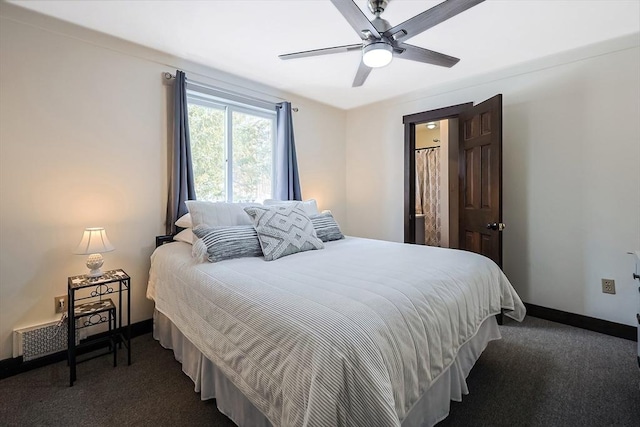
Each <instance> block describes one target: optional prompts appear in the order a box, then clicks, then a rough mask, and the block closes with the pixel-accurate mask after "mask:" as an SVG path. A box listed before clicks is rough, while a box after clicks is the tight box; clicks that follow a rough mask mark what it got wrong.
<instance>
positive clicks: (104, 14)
mask: <svg viewBox="0 0 640 427" xmlns="http://www.w3.org/2000/svg"><path fill="white" fill-rule="evenodd" d="M11 2H12V3H14V4H17V5H19V6H22V7H25V8H28V9H32V10H35V11H38V12H41V13H44V14H47V15H51V16H54V17H56V18H59V19H62V20H65V21H69V22H72V23H75V24H78V25H81V26H84V27H87V28H91V29H93V30H97V31H101V32H104V33H108V34H111V35H114V36H116V37H119V38H122V39H125V40H129V41H132V42H135V43H138V44H141V45H144V46H148V47H151V48H154V49H157V50H160V51H163V52H166V53H169V54H171V55H175V56H177V57H181V58H184V59H187V60H190V61H193V62H197V63H201V64H204V65H207V66H210V67H213V68H216V69H218V70H222V71H226V72H229V73H232V74H235V75H238V76H241V77H245V78H248V79H251V80H254V81H257V82H260V83H263V84H267V85H269V86H273V87H276V88H279V89H282V90H285V91H288V92H291V93H295V94H298V95H301V96H304V97H307V98H311V99H315V100H317V101H320V102H323V103H326V104H329V105H333V106H336V107H339V108H343V109H349V108H354V107H358V106H361V105H365V104H369V103H372V102H376V101H380V100H383V99H387V98H391V97H394V96H397V95H401V94H405V93H409V92H412V91H415V90H418V89H427V88H430V87H434V86H437V85H440V84H442V83H445V82H451V81H453V80H457V79H462V78H467V77H472V76H474V75H479V74H484V73H486V72H489V71H492V70H497V69H501V68H505V67H508V66H512V65H515V64H518V63H522V62H525V61H529V60H533V59H536V58H540V57H544V56H548V55H551V54H554V53H558V52H562V51H566V50H569V49H573V48H578V47H582V46H587V45H590V44H593V43H597V42H600V41H605V40H609V39H614V38H617V37H620V36H624V35H628V34H632V33H637V32H639V31H640V0H568V1H561V0H502V1H501V0H494V1H491V0H489V1H486V2H484V3H481V4H479V5H478V6H475V7H473V8H471V9H469V10H467V11H466V12H463V13H462V14H460V15H458V16H455V17H454V18H452V19H450V20H448V21H445V22H443V23H441V24H440V25H438V26H436V27H434V28H432V29H429V30H428V31H425V32H424V33H422V34H420V35H418V36H416V37H414V38H412V39H410V40H408V41H407V42H408V43H411V44H414V45H417V46H420V47H424V48H427V49H431V50H435V51H438V52H442V53H445V54H447V55H451V56H455V57H458V58H461V61H460V62H459V63H458V64H457V65H455V66H454V67H453V68H450V69H448V68H442V67H436V66H432V65H427V64H422V63H417V62H413V61H407V60H402V59H398V58H396V59H394V61H393V62H392V63H391V64H390V65H389V66H387V67H384V68H381V69H376V70H373V71H372V73H371V74H370V75H369V78H368V79H367V81H366V82H365V84H364V86H362V87H359V88H352V87H351V83H352V81H353V77H354V76H355V72H356V69H357V67H358V64H359V62H360V53H359V52H358V51H356V52H349V53H341V54H336V55H326V56H320V57H315V58H304V59H297V60H289V61H282V60H280V59H279V58H278V55H279V54H283V53H290V52H297V51H302V50H310V49H318V48H323V47H330V46H339V45H344V44H354V43H358V42H359V41H360V38H359V37H358V35H357V34H356V33H355V31H354V30H353V29H352V28H351V27H350V26H349V24H348V23H347V22H346V21H345V19H344V18H343V17H342V15H340V13H339V12H338V11H337V10H336V8H335V7H334V6H333V5H332V4H331V3H330V2H329V0H295V1H294V0H284V1H282V0H279V1H276V0H216V1H188V0H185V1H154V0H152V1H145V0H138V1H104V0H92V1H75V0H74V1H26V2H25V1H11ZM356 3H357V4H358V6H359V7H360V8H361V9H362V10H364V11H365V13H366V14H367V16H368V17H370V18H372V16H371V15H370V14H369V12H368V9H367V7H366V0H357V1H356ZM438 3H439V1H426V0H392V1H390V3H389V6H388V7H387V10H386V11H385V12H384V14H383V15H382V16H383V18H385V19H387V20H388V21H389V22H390V23H391V25H396V24H399V23H400V22H403V21H405V20H406V19H409V18H411V17H412V16H414V15H416V14H418V13H420V12H422V11H424V10H426V9H428V8H430V7H433V6H434V5H436V4H438Z"/></svg>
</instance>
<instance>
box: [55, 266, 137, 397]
mask: <svg viewBox="0 0 640 427" xmlns="http://www.w3.org/2000/svg"><path fill="white" fill-rule="evenodd" d="M67 285H68V286H67V289H68V295H69V305H68V317H69V322H68V327H69V333H68V343H67V345H68V362H69V370H70V372H69V385H73V383H74V381H75V380H76V365H77V364H78V363H81V362H85V361H87V360H90V359H93V358H94V357H99V356H103V355H105V354H113V366H117V363H118V360H117V356H118V347H120V348H122V345H123V344H124V345H125V347H126V348H127V363H128V364H129V365H130V364H131V278H130V277H129V275H128V274H127V273H125V271H124V270H120V269H119V270H109V271H107V272H105V273H104V274H103V275H102V276H100V277H89V276H88V275H81V276H71V277H69V278H68V281H67ZM124 291H126V292H127V301H126V310H127V323H126V325H124V326H123V323H122V315H123V313H122V312H123V310H122V294H123V292H124ZM115 294H117V296H118V305H117V306H116V305H115V304H114V302H113V300H112V299H111V298H109V297H108V296H109V295H115ZM103 323H105V324H107V325H108V331H107V332H106V333H104V334H98V335H97V336H95V337H92V338H88V339H86V340H84V341H82V342H81V343H80V344H76V333H77V332H78V331H79V330H81V329H83V328H90V327H93V326H96V325H100V324H103ZM100 342H106V343H108V346H109V348H108V351H106V352H102V353H100V354H97V355H93V356H91V357H88V358H84V359H82V360H78V359H77V357H76V353H77V351H78V349H80V348H82V347H87V346H94V345H96V344H99V343H100Z"/></svg>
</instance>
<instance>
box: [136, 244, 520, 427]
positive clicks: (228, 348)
mask: <svg viewBox="0 0 640 427" xmlns="http://www.w3.org/2000/svg"><path fill="white" fill-rule="evenodd" d="M190 250H191V246H190V245H187V244H185V243H172V244H169V245H165V246H162V247H160V248H158V249H157V250H156V251H155V252H154V254H153V256H152V265H151V272H150V278H149V286H148V289H147V296H148V297H149V298H151V299H153V300H154V301H155V304H156V309H157V310H159V311H160V312H162V313H163V314H164V315H166V316H167V317H169V318H170V319H171V320H172V321H173V323H174V324H175V325H176V326H178V328H179V329H180V330H181V331H182V332H183V334H184V335H185V336H186V337H187V338H188V339H189V340H190V341H191V342H193V343H194V344H195V345H196V347H197V348H198V349H199V350H200V351H201V352H202V353H203V354H204V355H206V356H207V357H208V358H209V359H210V360H211V361H213V362H214V363H215V364H216V365H217V366H218V367H219V368H220V369H221V370H222V371H223V372H224V373H225V375H226V376H227V377H228V378H229V379H230V380H231V381H232V382H233V383H234V384H235V385H236V387H238V388H239V389H240V390H241V391H242V392H243V393H244V394H245V395H246V396H247V398H248V399H249V400H250V401H251V402H252V403H253V404H254V405H255V406H256V407H257V408H258V409H259V410H260V411H262V412H263V413H264V414H265V416H266V417H267V418H268V419H269V420H270V421H271V422H272V423H273V424H274V425H275V426H328V427H329V426H331V427H333V426H341V425H342V426H346V425H348V426H399V425H400V422H401V421H402V420H403V418H404V417H405V415H406V413H407V411H408V410H409V409H410V408H411V406H412V405H413V404H414V403H415V402H416V401H417V400H418V398H419V397H420V396H421V394H422V393H423V392H424V390H426V389H427V388H429V386H430V385H431V384H432V382H433V381H434V380H435V379H436V378H437V377H438V375H439V374H441V373H442V372H443V371H444V370H445V369H446V368H447V367H448V366H449V365H450V364H451V363H452V361H453V359H454V358H455V356H456V353H457V351H458V349H459V348H460V346H461V345H462V344H464V343H465V342H466V341H467V340H469V339H470V338H471V337H472V336H473V335H474V334H475V333H476V331H477V329H478V327H479V326H480V324H481V323H482V322H483V321H484V320H485V319H486V318H487V317H489V316H492V315H495V314H496V313H499V312H500V308H501V307H502V308H504V309H506V310H509V311H508V312H507V315H509V316H511V317H513V318H514V319H516V320H522V319H523V317H524V315H525V309H524V306H523V304H522V301H521V300H520V298H519V297H518V295H517V294H516V292H515V291H514V289H513V287H512V286H511V284H510V283H509V281H508V280H507V278H506V277H505V276H504V274H503V273H502V271H501V270H500V269H499V268H498V267H497V266H496V265H495V263H493V262H492V261H490V260H489V259H487V258H485V257H482V256H480V255H476V254H473V253H470V252H463V251H456V250H450V249H440V248H432V247H427V246H417V245H405V244H399V243H391V242H382V241H376V240H368V239H358V238H352V237H347V238H346V239H344V240H341V241H337V242H329V243H327V244H326V248H325V249H324V250H318V251H309V252H304V253H299V254H295V255H291V256H287V257H284V258H281V259H279V260H277V261H272V262H266V261H264V259H263V258H242V259H234V260H228V261H222V262H219V263H203V264H198V263H196V261H195V260H193V258H192V257H191V256H190Z"/></svg>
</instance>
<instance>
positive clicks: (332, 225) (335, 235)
mask: <svg viewBox="0 0 640 427" xmlns="http://www.w3.org/2000/svg"><path fill="white" fill-rule="evenodd" d="M309 219H311V223H312V224H313V228H314V229H315V230H316V234H317V235H318V238H319V239H320V240H322V241H323V242H330V241H332V240H340V239H344V234H342V232H341V231H340V227H338V223H337V222H336V220H335V219H334V218H333V215H331V212H324V213H321V214H319V215H314V216H311V217H309Z"/></svg>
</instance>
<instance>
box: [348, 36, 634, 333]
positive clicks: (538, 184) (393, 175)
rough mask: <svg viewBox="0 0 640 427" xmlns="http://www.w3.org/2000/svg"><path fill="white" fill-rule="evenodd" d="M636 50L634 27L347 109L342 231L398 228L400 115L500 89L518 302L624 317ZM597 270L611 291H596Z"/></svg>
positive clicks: (628, 311) (510, 266)
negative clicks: (610, 282)
mask: <svg viewBox="0 0 640 427" xmlns="http://www.w3.org/2000/svg"><path fill="white" fill-rule="evenodd" d="M639 52H640V50H639V48H638V35H637V34H635V35H633V36H631V37H627V38H624V39H620V40H616V41H612V42H608V43H604V44H602V45H598V46H594V47H590V48H588V49H582V50H580V51H574V52H568V53H566V54H564V55H558V56H556V57H553V58H548V59H545V60H541V61H539V62H536V63H530V64H525V65H524V66H520V67H518V68H514V69H511V70H503V71H501V72H500V73H496V74H494V75H487V76H482V77H481V78H478V79H476V80H475V81H465V82H459V83H458V85H459V87H460V89H456V88H455V87H449V88H443V89H442V90H441V91H440V92H439V93H437V92H436V93H435V94H433V93H434V92H431V93H417V94H413V95H411V96H409V97H402V98H398V99H394V100H390V101H387V102H381V103H378V104H374V105H370V106H367V107H363V108H359V109H356V110H350V111H349V112H348V119H347V176H346V182H347V201H348V202H347V213H348V228H347V230H346V231H347V232H348V233H349V234H352V235H357V236H366V237H373V238H380V239H385V240H392V241H402V240H403V235H404V234H403V194H404V188H403V167H404V166H403V147H404V143H403V141H404V136H403V125H402V116H403V115H406V114H412V113H418V112H421V111H427V110H432V109H436V108H441V107H446V106H449V105H455V104H460V103H464V102H469V101H473V102H480V101H483V100H485V99H487V98H490V97H491V96H493V95H495V94H497V93H502V94H503V102H504V106H503V112H504V123H503V132H504V148H503V155H504V156H503V165H504V178H503V186H504V190H503V197H504V203H503V207H504V222H506V224H507V229H506V231H505V232H504V269H505V272H506V274H507V276H508V277H509V278H510V280H511V282H512V283H513V285H514V286H515V288H516V289H517V291H518V292H519V294H520V295H521V297H522V298H523V300H525V301H526V302H529V303H533V304H538V305H542V306H545V307H551V308H555V309H559V310H564V311H568V312H572V313H577V314H583V315H587V316H592V317H596V318H600V319H605V320H610V321H614V322H619V323H623V324H628V325H634V324H635V317H634V316H635V313H636V312H637V301H638V291H637V283H634V281H633V280H632V278H631V273H632V272H633V268H634V263H633V260H632V257H631V256H629V255H626V252H627V251H629V250H635V249H637V248H639V247H640V173H639V167H638V165H639V164H640V53H639ZM536 70H537V71H536ZM371 117H376V120H375V126H371ZM601 278H612V279H615V280H616V286H617V292H618V293H617V294H616V295H605V294H602V293H601V284H600V279H601Z"/></svg>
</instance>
